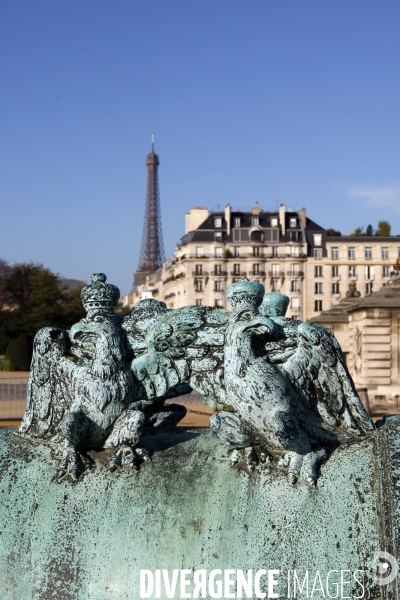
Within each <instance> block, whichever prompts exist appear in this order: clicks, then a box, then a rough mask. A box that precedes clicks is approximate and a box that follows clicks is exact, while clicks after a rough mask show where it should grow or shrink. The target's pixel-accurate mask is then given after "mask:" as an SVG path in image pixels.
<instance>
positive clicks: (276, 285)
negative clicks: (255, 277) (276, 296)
mask: <svg viewBox="0 0 400 600" xmlns="http://www.w3.org/2000/svg"><path fill="white" fill-rule="evenodd" d="M271 291H272V292H279V281H278V280H277V279H273V280H272V285H271Z"/></svg>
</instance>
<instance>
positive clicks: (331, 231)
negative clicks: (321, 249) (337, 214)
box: [326, 228, 342, 237]
mask: <svg viewBox="0 0 400 600" xmlns="http://www.w3.org/2000/svg"><path fill="white" fill-rule="evenodd" d="M326 233H327V234H328V236H329V237H334V236H337V237H341V236H342V233H341V232H340V231H338V230H337V229H332V228H331V229H327V230H326Z"/></svg>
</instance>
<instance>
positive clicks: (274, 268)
mask: <svg viewBox="0 0 400 600" xmlns="http://www.w3.org/2000/svg"><path fill="white" fill-rule="evenodd" d="M271 266H272V275H274V276H275V277H278V276H279V265H271Z"/></svg>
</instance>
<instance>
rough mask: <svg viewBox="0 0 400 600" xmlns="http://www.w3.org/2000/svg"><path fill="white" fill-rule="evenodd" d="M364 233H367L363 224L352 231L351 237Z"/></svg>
mask: <svg viewBox="0 0 400 600" xmlns="http://www.w3.org/2000/svg"><path fill="white" fill-rule="evenodd" d="M362 235H365V233H364V225H362V226H361V227H356V229H355V230H354V231H352V232H351V233H350V236H351V237H360V236H362Z"/></svg>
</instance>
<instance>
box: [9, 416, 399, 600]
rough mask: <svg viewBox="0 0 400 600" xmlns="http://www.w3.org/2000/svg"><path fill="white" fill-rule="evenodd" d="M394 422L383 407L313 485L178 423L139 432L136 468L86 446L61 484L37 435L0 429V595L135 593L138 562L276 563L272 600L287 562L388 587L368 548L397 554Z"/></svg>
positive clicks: (99, 598)
mask: <svg viewBox="0 0 400 600" xmlns="http://www.w3.org/2000/svg"><path fill="white" fill-rule="evenodd" d="M399 430H400V418H399V417H391V418H389V419H388V420H387V423H386V425H385V426H383V427H381V428H379V429H378V430H377V431H376V432H375V433H374V434H373V435H372V436H368V437H367V438H364V439H363V440H361V441H359V442H358V443H356V444H354V443H350V444H342V445H341V446H340V447H339V448H337V449H336V450H335V451H334V452H333V453H332V456H331V458H330V460H329V461H327V462H326V463H324V464H323V465H322V467H321V477H320V479H319V482H318V488H317V489H316V490H313V489H310V488H309V487H308V486H306V485H297V486H295V487H293V486H291V485H290V484H289V482H288V480H287V477H286V475H285V473H284V472H283V471H282V470H281V469H280V468H278V466H277V462H276V460H275V459H273V460H272V461H271V462H268V463H265V464H264V465H263V466H262V468H259V469H256V470H255V471H254V472H249V470H248V468H247V466H246V463H245V462H244V461H241V462H238V463H237V464H236V465H235V466H234V467H233V468H227V457H228V450H227V448H226V447H225V446H224V445H222V444H220V443H219V441H218V438H216V437H215V436H214V435H213V434H212V433H211V432H210V431H207V430H206V431H204V430H203V431H196V430H192V431H191V430H185V429H182V431H181V432H178V431H177V432H175V433H168V434H167V433H164V434H163V433H159V434H157V435H155V436H148V435H146V436H144V437H143V438H142V441H141V444H142V446H143V448H145V449H146V450H147V452H148V453H149V454H151V455H152V457H153V460H152V462H147V463H145V464H143V466H142V468H141V469H140V470H139V471H138V472H136V473H133V474H132V472H131V471H130V470H129V469H128V468H127V467H122V468H120V469H119V470H117V471H115V472H114V473H110V471H109V468H108V461H109V453H110V450H105V451H102V452H99V453H97V452H90V457H91V458H92V459H93V461H94V467H93V468H92V469H90V470H88V471H86V473H85V474H84V476H83V477H82V478H81V480H79V481H78V482H77V483H76V484H75V485H71V484H70V483H69V482H68V481H67V480H64V481H61V482H57V481H56V480H55V479H54V478H53V474H54V465H53V459H52V456H51V448H50V446H49V445H48V444H47V443H45V444H43V443H38V442H35V441H33V440H30V439H28V438H22V437H17V436H15V435H14V434H13V433H12V431H10V430H8V431H7V430H3V431H1V432H0V452H1V456H2V461H1V464H0V497H1V506H0V532H1V535H0V598H1V599H2V600H30V599H33V600H50V599H57V600H139V597H140V594H139V573H140V569H147V570H151V571H153V572H154V571H155V570H156V569H168V570H169V572H170V573H172V570H173V569H192V570H195V569H207V570H208V571H210V570H211V569H221V570H224V569H228V568H230V569H242V570H245V571H246V570H247V569H253V570H254V571H257V570H258V569H278V570H279V571H280V574H279V577H278V580H279V587H278V588H277V589H276V590H275V591H278V592H279V596H280V597H281V598H287V591H286V584H287V576H286V574H287V571H288V570H291V572H293V569H296V571H297V573H298V575H299V576H303V575H304V573H305V571H306V570H307V569H308V570H309V572H310V577H311V574H312V578H314V574H315V572H316V571H317V570H318V571H319V572H320V574H321V578H322V580H324V581H325V580H326V576H327V573H328V572H329V571H331V570H333V569H336V570H339V572H340V570H349V571H354V570H356V569H361V570H363V571H365V574H364V575H363V576H362V577H361V576H360V578H361V579H362V581H363V583H364V585H365V589H366V593H365V598H379V599H395V598H397V597H398V596H397V594H398V590H396V584H395V582H394V583H391V584H389V585H388V586H384V587H383V586H379V585H378V584H377V583H375V582H374V581H373V579H372V567H371V560H372V557H373V555H374V554H375V553H376V552H377V551H380V550H381V551H388V552H390V553H391V554H393V555H394V556H398V550H399V543H400V538H399V523H400V514H399V511H400V509H399V506H400V504H399V494H400V486H399V475H400V441H399V440H400V435H399ZM339 575H340V573H339ZM347 575H348V574H347ZM189 590H190V588H189ZM331 593H332V594H333V593H334V591H333V590H331ZM359 594H360V588H355V587H354V588H352V586H347V587H345V591H344V595H348V596H352V595H356V596H357V595H359ZM153 597H154V596H153ZM175 597H176V598H179V597H180V594H179V593H177V594H176V596H175ZM299 597H300V598H301V597H306V596H305V595H303V596H302V595H299ZM322 597H323V596H322V593H321V592H317V593H314V595H313V598H318V599H319V598H322ZM162 598H165V595H162Z"/></svg>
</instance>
